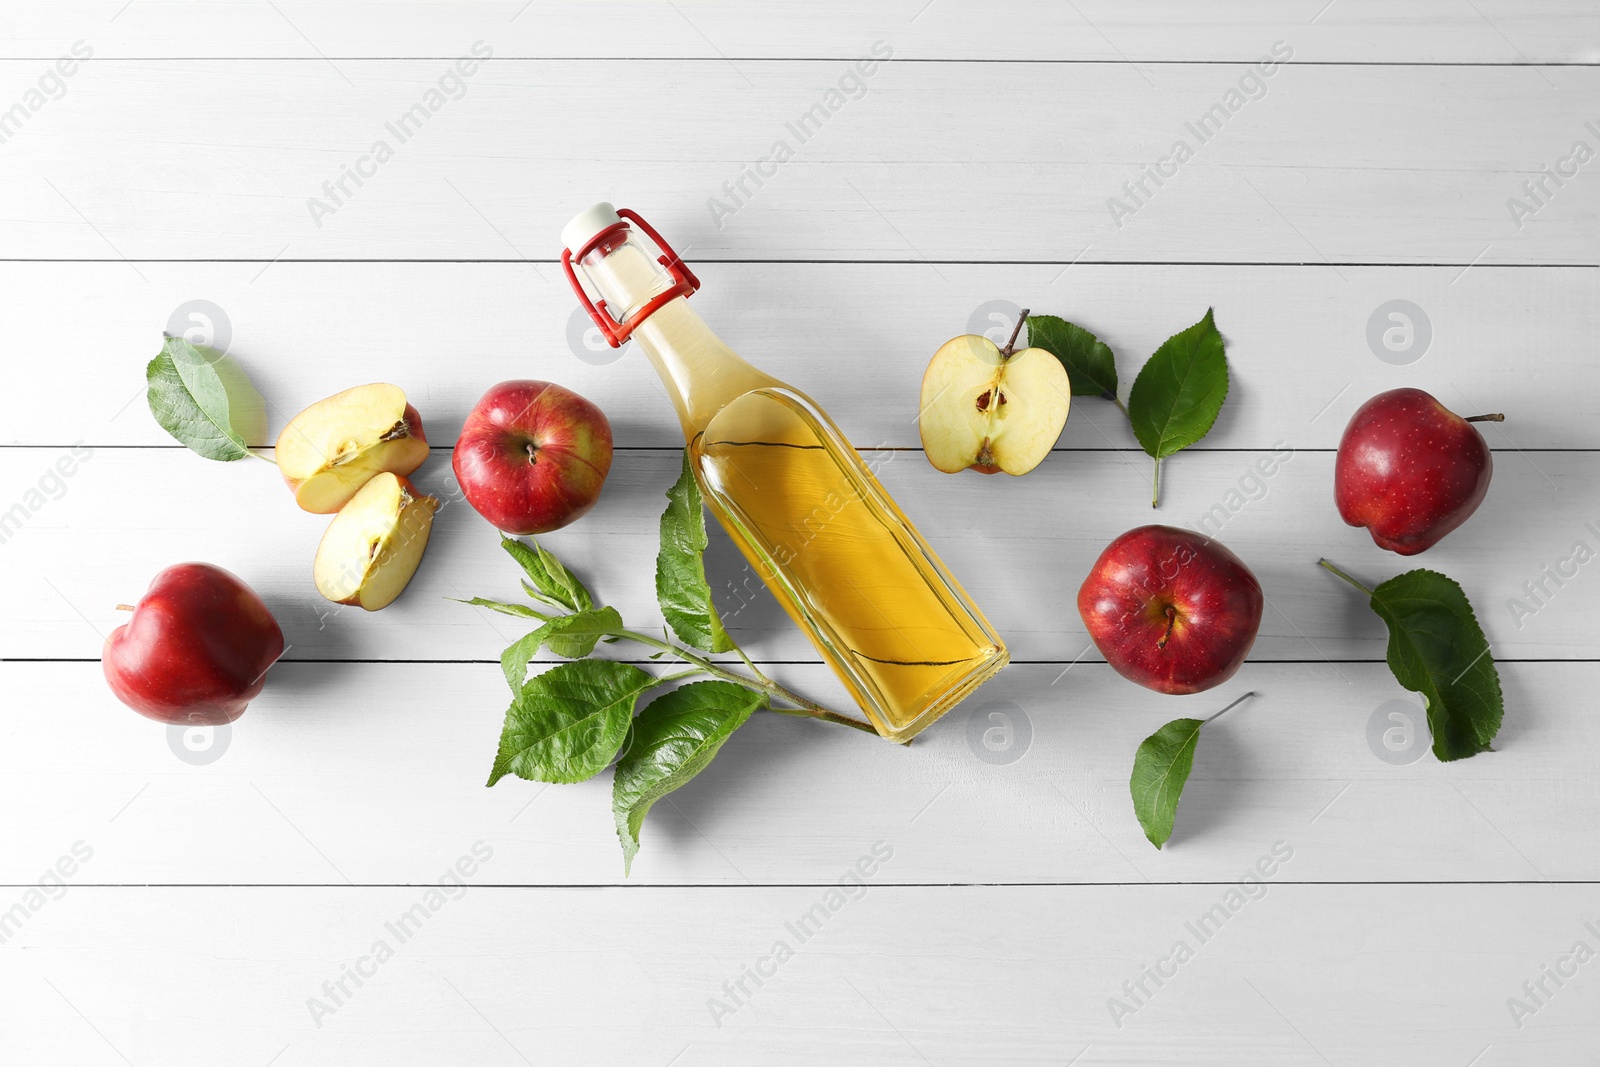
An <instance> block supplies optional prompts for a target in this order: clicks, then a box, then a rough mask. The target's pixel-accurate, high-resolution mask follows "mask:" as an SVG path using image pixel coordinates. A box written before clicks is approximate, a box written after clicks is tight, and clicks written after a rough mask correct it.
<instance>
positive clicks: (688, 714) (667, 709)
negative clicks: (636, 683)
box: [611, 682, 767, 874]
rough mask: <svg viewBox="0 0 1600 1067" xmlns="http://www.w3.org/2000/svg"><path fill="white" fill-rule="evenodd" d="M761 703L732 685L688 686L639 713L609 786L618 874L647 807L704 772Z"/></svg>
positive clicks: (633, 849) (627, 863) (626, 865)
mask: <svg viewBox="0 0 1600 1067" xmlns="http://www.w3.org/2000/svg"><path fill="white" fill-rule="evenodd" d="M766 703H767V697H766V695H765V694H763V693H756V692H752V691H751V690H749V689H746V688H744V687H743V686H740V685H734V684H733V683H732V682H692V683H690V684H689V685H686V686H683V687H681V688H678V689H674V690H672V691H671V692H670V693H663V694H662V695H661V696H658V697H656V699H654V700H652V701H651V702H650V706H649V707H647V708H645V709H644V710H643V711H642V712H640V713H639V718H638V719H636V720H635V721H634V724H633V743H632V744H631V745H630V746H629V747H628V750H627V753H626V754H625V755H624V756H623V757H622V759H620V760H618V761H617V773H616V776H615V778H614V779H613V780H612V783H611V810H612V814H614V815H615V816H616V820H617V837H618V838H619V839H621V841H622V865H623V873H624V874H626V873H627V872H628V871H629V870H630V869H631V868H632V866H633V857H634V855H635V854H636V853H637V852H638V851H639V829H640V827H641V826H643V825H644V817H645V815H646V814H647V813H649V811H650V806H651V805H652V804H654V803H655V802H656V801H658V800H660V799H661V798H662V797H664V796H666V795H667V794H668V793H670V792H672V791H673V790H674V789H677V788H679V787H680V786H682V785H684V783H686V782H688V781H689V779H691V778H693V777H694V776H695V775H697V774H699V773H700V772H701V771H702V770H704V769H705V767H706V764H708V763H710V762H711V759H712V757H713V756H715V755H716V754H717V751H718V750H719V749H720V748H721V747H722V743H723V742H724V741H726V740H727V739H728V737H729V735H730V734H732V733H733V732H734V731H735V730H737V729H738V728H739V727H740V726H743V725H744V722H745V720H746V719H748V718H750V715H751V713H752V712H754V711H755V710H756V709H757V708H759V707H764V706H765V705H766Z"/></svg>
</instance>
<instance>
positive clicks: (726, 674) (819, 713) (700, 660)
mask: <svg viewBox="0 0 1600 1067" xmlns="http://www.w3.org/2000/svg"><path fill="white" fill-rule="evenodd" d="M610 632H611V634H612V636H614V637H622V638H626V639H627V640H629V641H637V642H639V643H640V644H642V645H649V646H650V647H651V648H658V649H660V650H661V651H663V652H667V653H670V654H672V655H674V656H677V657H678V658H679V659H681V660H683V661H684V662H685V663H692V664H694V665H695V667H696V668H697V670H696V671H695V672H691V673H704V674H709V675H712V676H713V677H716V678H721V679H722V680H723V681H725V682H732V683H734V684H735V685H742V686H744V687H745V688H746V689H754V690H757V691H759V692H763V693H766V694H767V695H768V696H771V697H775V698H777V699H778V700H782V701H784V702H786V703H789V704H793V705H794V707H793V708H773V709H772V710H773V711H776V712H778V713H779V714H781V715H803V716H805V717H807V718H812V719H820V720H822V721H823V722H832V723H838V724H839V725H840V726H850V727H854V728H855V729H857V730H861V731H862V732H864V733H869V734H872V735H873V736H874V737H876V736H877V734H878V731H877V730H875V729H873V727H872V724H871V723H867V722H862V721H861V720H860V719H852V718H851V717H850V716H848V715H841V714H839V713H838V712H837V711H832V710H830V709H828V708H825V707H823V706H822V705H821V704H818V703H816V702H815V701H813V700H807V699H806V698H805V697H803V696H801V695H800V694H798V693H794V692H791V691H789V690H788V689H785V688H784V687H783V686H781V685H779V684H778V683H777V682H774V681H772V680H771V679H770V678H767V677H766V676H765V675H761V677H760V678H750V677H747V676H746V675H743V674H740V673H738V672H737V671H730V670H728V669H727V668H725V667H722V666H720V665H718V664H716V663H713V662H711V661H710V660H709V659H706V658H705V657H704V656H700V655H697V654H696V653H694V652H690V651H689V650H688V649H686V648H684V647H683V646H681V645H675V644H673V643H672V642H670V641H661V640H657V639H656V638H654V637H651V636H650V635H649V634H642V633H639V632H638V631H636V630H613V631H610ZM740 656H741V658H743V656H744V653H743V652H742V651H741V652H740ZM745 662H746V663H749V662H750V661H749V660H748V659H746V660H745ZM751 670H755V673H756V674H758V675H760V674H761V672H760V671H759V670H756V669H755V665H754V664H751ZM678 677H681V675H680V676H678Z"/></svg>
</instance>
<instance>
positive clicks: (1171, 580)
mask: <svg viewBox="0 0 1600 1067" xmlns="http://www.w3.org/2000/svg"><path fill="white" fill-rule="evenodd" d="M1263 603H1264V600H1263V598H1262V596H1261V584H1260V583H1259V582H1257V581H1256V576H1255V575H1253V574H1251V573H1250V568H1248V567H1246V566H1245V565H1244V563H1243V561H1241V560H1240V559H1239V557H1238V556H1236V555H1234V554H1233V553H1232V552H1230V551H1228V549H1226V548H1224V547H1223V546H1222V545H1221V544H1220V543H1219V542H1217V541H1213V540H1211V539H1209V538H1206V537H1204V536H1202V535H1200V534H1197V533H1195V532H1193V531H1191V530H1180V529H1178V528H1176V527H1173V526H1140V527H1139V528H1138V529H1135V530H1129V531H1128V532H1127V533H1125V534H1123V535H1122V536H1121V537H1119V538H1117V539H1116V540H1115V541H1113V542H1111V544H1109V545H1107V546H1106V550H1105V551H1104V552H1102V553H1100V558H1099V559H1097V560H1095V563H1094V566H1093V567H1092V568H1090V570H1089V576H1088V577H1087V578H1085V579H1084V581H1083V586H1082V587H1081V588H1080V589H1079V590H1078V614H1080V615H1082V616H1083V623H1084V625H1085V626H1087V627H1088V628H1089V637H1090V639H1091V640H1093V641H1094V643H1095V647H1096V648H1098V649H1099V650H1100V654H1101V655H1103V656H1105V658H1106V662H1107V663H1109V664H1111V666H1112V668H1113V669H1115V670H1116V672H1117V673H1118V674H1120V675H1122V676H1123V677H1124V678H1126V679H1128V680H1129V681H1133V682H1138V683H1139V684H1140V685H1142V686H1146V687H1147V688H1150V689H1154V690H1155V691H1156V692H1158V693H1199V692H1202V691H1203V690H1206V689H1210V688H1211V687H1212V686H1216V685H1221V684H1222V683H1223V682H1225V681H1227V680H1228V679H1229V678H1231V677H1233V675H1234V672H1235V671H1237V670H1238V669H1239V665H1240V664H1242V663H1243V662H1244V658H1245V656H1246V655H1248V654H1249V652H1250V646H1251V645H1253V644H1255V640H1256V631H1257V630H1258V629H1259V628H1260V627H1261V609H1262V605H1263ZM1168 608H1171V609H1172V616H1171V619H1170V622H1171V627H1172V633H1171V636H1170V637H1168V638H1167V640H1166V642H1165V643H1164V644H1163V643H1162V638H1163V636H1165V635H1166V634H1167V627H1168V623H1169V618H1168V615H1167V609H1168Z"/></svg>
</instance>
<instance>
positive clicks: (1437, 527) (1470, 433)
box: [1333, 389, 1504, 556]
mask: <svg viewBox="0 0 1600 1067" xmlns="http://www.w3.org/2000/svg"><path fill="white" fill-rule="evenodd" d="M1502 419H1504V416H1503V415H1478V416H1475V417H1474V418H1473V419H1471V420H1469V419H1464V418H1462V417H1461V416H1460V415H1457V414H1456V413H1455V412H1453V411H1451V410H1449V409H1448V408H1446V407H1445V406H1444V405H1443V404H1441V403H1439V401H1437V400H1435V399H1434V398H1433V397H1432V396H1430V395H1428V394H1427V393H1425V392H1423V391H1422V390H1421V389H1391V390H1389V391H1388V392H1387V393H1379V394H1378V395H1377V396H1375V397H1373V398H1372V399H1371V400H1368V401H1367V402H1366V403H1365V404H1362V405H1361V406H1360V407H1359V408H1357V409H1356V413H1355V415H1353V416H1352V417H1351V419H1350V425H1348V426H1346V427H1345V430H1344V436H1343V437H1342V438H1340V440H1339V454H1338V456H1337V457H1336V458H1335V459H1334V463H1333V496H1334V502H1335V503H1336V504H1337V505H1338V507H1339V515H1340V516H1341V517H1342V518H1343V519H1344V521H1345V522H1347V523H1349V524H1350V525H1351V526H1365V527H1366V528H1367V532H1368V533H1370V534H1371V535H1372V540H1373V542H1374V543H1375V544H1376V545H1377V546H1378V547H1379V548H1387V549H1388V550H1389V551H1391V552H1398V553H1399V554H1400V555H1402V556H1414V555H1416V554H1417V553H1418V552H1423V551H1426V550H1427V549H1430V548H1432V547H1433V546H1434V545H1436V544H1438V543H1439V541H1440V540H1441V539H1442V538H1443V537H1444V536H1445V535H1446V534H1448V533H1450V532H1451V531H1452V530H1454V529H1456V528H1457V527H1458V526H1460V525H1461V524H1462V523H1464V522H1466V521H1467V519H1468V518H1470V517H1471V516H1472V513H1473V512H1474V511H1477V510H1478V505H1479V504H1482V503H1483V498H1484V497H1485V496H1486V495H1488V492H1489V479H1490V478H1492V477H1493V476H1494V459H1493V458H1492V456H1491V455H1490V453H1489V445H1488V444H1487V443H1486V442H1485V441H1484V439H1483V435H1482V434H1480V433H1479V432H1478V428H1477V427H1476V426H1473V425H1472V423H1473V422H1474V421H1480V422H1481V421H1489V422H1499V421H1501V420H1502Z"/></svg>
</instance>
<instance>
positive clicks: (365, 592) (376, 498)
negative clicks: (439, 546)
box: [312, 471, 439, 611]
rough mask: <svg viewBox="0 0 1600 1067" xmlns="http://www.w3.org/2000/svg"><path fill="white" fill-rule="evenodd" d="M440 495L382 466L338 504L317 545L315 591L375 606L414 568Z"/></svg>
mask: <svg viewBox="0 0 1600 1067" xmlns="http://www.w3.org/2000/svg"><path fill="white" fill-rule="evenodd" d="M438 510H439V501H438V500H436V499H435V498H433V497H431V496H427V495H424V494H423V493H420V492H418V491H417V487H416V486H414V485H412V484H411V482H410V481H409V480H407V479H406V478H403V477H401V476H400V475H397V474H391V473H389V472H388V471H385V472H384V473H382V474H379V475H377V476H376V477H374V478H373V479H372V480H371V481H369V482H367V484H366V485H364V486H362V487H361V489H360V491H359V492H357V493H356V495H355V496H354V497H353V498H351V500H350V502H349V503H348V504H346V505H345V506H344V507H343V508H340V509H339V514H337V515H335V516H334V518H333V521H332V522H331V523H329V524H328V530H327V532H326V533H324V534H323V535H322V543H321V544H320V545H318V546H317V558H316V562H315V564H314V565H313V568H312V573H313V576H314V578H315V580H316V584H317V592H319V593H321V594H322V595H323V596H325V597H327V598H328V599H329V600H331V601H333V602H334V603H335V604H350V605H354V606H357V607H361V608H364V609H365V610H367V611H377V610H379V609H380V608H385V607H388V606H389V605H390V604H391V603H393V602H394V599H395V598H396V597H398V596H399V595H400V594H401V593H402V592H403V591H404V590H405V587H406V585H407V584H408V583H409V582H410V581H411V576H412V575H413V574H415V573H416V572H417V565H418V564H419V563H421V562H422V553H423V551H424V550H425V549H427V547H428V535H429V533H430V532H431V531H432V529H433V515H434V512H436V511H438Z"/></svg>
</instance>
